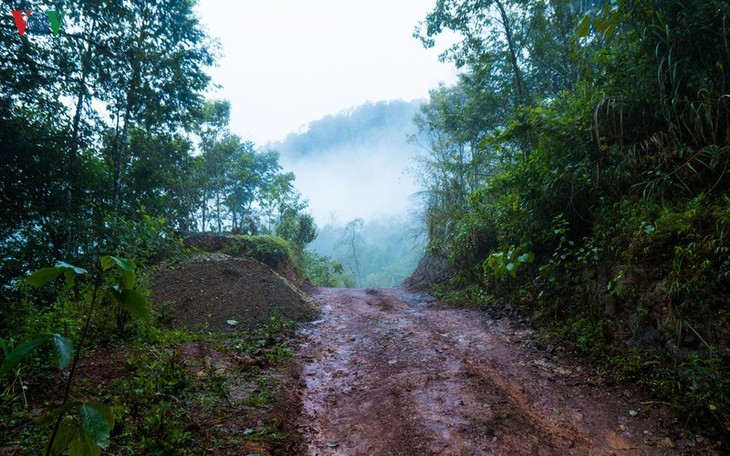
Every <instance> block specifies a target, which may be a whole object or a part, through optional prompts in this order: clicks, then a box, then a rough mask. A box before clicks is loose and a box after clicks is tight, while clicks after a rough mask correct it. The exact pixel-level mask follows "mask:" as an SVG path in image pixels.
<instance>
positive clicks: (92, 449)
mask: <svg viewBox="0 0 730 456" xmlns="http://www.w3.org/2000/svg"><path fill="white" fill-rule="evenodd" d="M69 455H70V456H101V448H99V445H97V444H96V443H94V441H93V440H91V439H90V438H89V436H87V435H86V433H85V432H77V433H76V434H75V435H74V438H73V440H72V441H71V446H70V447H69Z"/></svg>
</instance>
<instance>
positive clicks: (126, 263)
mask: <svg viewBox="0 0 730 456" xmlns="http://www.w3.org/2000/svg"><path fill="white" fill-rule="evenodd" d="M115 264H116V265H117V267H119V269H121V270H122V271H129V272H134V263H133V262H132V260H128V259H126V258H119V257H115V256H105V257H102V259H101V267H102V268H103V269H104V270H105V271H106V270H107V269H109V268H111V267H112V266H114V265H115Z"/></svg>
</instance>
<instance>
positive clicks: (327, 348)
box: [300, 288, 678, 456]
mask: <svg viewBox="0 0 730 456" xmlns="http://www.w3.org/2000/svg"><path fill="white" fill-rule="evenodd" d="M312 296H313V298H314V299H316V300H317V301H319V303H320V304H321V306H322V311H323V312H322V320H320V321H319V322H316V323H315V324H314V325H313V326H312V328H311V329H310V330H309V334H308V337H307V342H305V344H304V347H303V350H302V353H301V355H300V356H301V362H302V364H303V365H304V368H303V369H304V372H303V378H302V384H303V386H304V391H303V409H304V413H303V416H302V418H301V424H300V429H303V432H305V438H306V440H307V446H308V448H307V452H308V454H310V455H348V456H350V455H491V454H494V455H571V454H573V455H590V454H594V455H611V454H615V455H624V454H647V455H653V454H677V453H678V451H677V450H676V449H674V443H673V442H672V440H671V439H670V438H669V437H667V435H666V434H665V433H664V432H663V431H662V427H661V426H662V420H663V419H664V418H663V416H665V414H664V413H662V412H661V411H660V410H658V409H656V408H655V407H654V406H652V405H648V404H646V403H642V402H640V401H639V400H638V399H637V398H635V397H633V398H632V397H631V394H629V393H626V392H622V391H620V390H616V389H613V388H607V387H605V386H599V385H597V384H596V383H598V382H592V381H591V376H590V375H589V374H588V373H587V372H585V370H584V369H582V368H581V367H580V366H576V365H575V364H572V365H566V364H565V362H562V361H560V360H559V359H558V358H557V357H553V356H551V355H549V354H547V353H546V352H545V351H540V350H537V349H535V348H529V347H527V346H526V344H525V343H523V342H524V341H525V340H526V338H527V339H529V337H530V336H529V333H530V332H529V331H528V330H516V329H514V328H512V327H511V326H510V325H509V324H508V323H507V322H505V321H499V322H496V321H493V320H491V319H490V318H489V317H488V316H486V315H485V313H484V312H480V311H477V310H469V309H455V308H448V307H445V306H442V305H440V304H439V303H437V302H435V300H434V299H433V298H431V297H430V296H428V295H426V294H420V293H413V292H409V291H407V290H405V289H400V288H396V289H374V290H348V289H327V288H317V289H315V290H313V291H312ZM586 369H587V368H586Z"/></svg>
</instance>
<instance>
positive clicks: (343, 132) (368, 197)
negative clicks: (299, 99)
mask: <svg viewBox="0 0 730 456" xmlns="http://www.w3.org/2000/svg"><path fill="white" fill-rule="evenodd" d="M419 105H420V101H418V100H416V101H411V102H403V101H393V102H380V103H376V104H372V103H369V104H365V105H362V106H359V107H356V108H353V109H351V110H349V111H346V112H343V113H340V114H335V115H331V116H327V117H325V118H323V119H320V120H318V121H316V122H313V123H312V124H310V126H309V129H308V130H307V131H305V132H304V133H298V134H293V135H290V136H289V137H287V139H286V140H285V141H284V142H283V143H279V144H272V145H271V147H272V148H275V149H277V150H279V151H280V152H281V163H282V165H283V166H284V168H285V170H287V171H292V172H294V174H296V177H297V178H296V181H295V186H296V187H297V189H298V190H299V191H300V192H301V193H302V195H303V196H304V198H305V199H307V200H309V207H310V210H311V213H312V215H313V216H314V218H315V220H316V222H317V224H318V225H320V226H322V225H325V224H344V223H346V222H348V221H350V220H352V219H354V218H358V217H359V218H363V219H365V220H371V219H373V218H376V217H387V216H392V215H401V214H409V213H411V212H412V211H413V208H414V204H413V198H412V195H413V194H414V193H416V192H417V191H418V185H417V183H416V180H415V178H414V176H413V174H412V173H410V172H408V170H409V168H410V167H411V166H412V164H413V161H412V157H413V156H414V155H415V154H416V153H417V149H416V147H415V146H413V145H411V144H409V143H408V141H407V137H408V135H410V134H413V133H414V132H415V126H414V125H413V123H412V118H413V116H414V115H415V113H416V111H417V109H418V107H419Z"/></svg>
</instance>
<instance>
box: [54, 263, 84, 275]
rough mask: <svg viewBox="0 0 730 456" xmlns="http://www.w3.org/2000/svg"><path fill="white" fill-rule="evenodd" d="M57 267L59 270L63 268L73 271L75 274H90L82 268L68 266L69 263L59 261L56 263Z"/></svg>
mask: <svg viewBox="0 0 730 456" xmlns="http://www.w3.org/2000/svg"><path fill="white" fill-rule="evenodd" d="M56 267H57V268H63V269H70V270H71V271H73V273H74V274H79V275H80V274H86V273H87V272H88V271H87V270H86V269H84V268H80V267H78V266H74V265H72V264H68V263H66V262H64V261H57V262H56Z"/></svg>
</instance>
